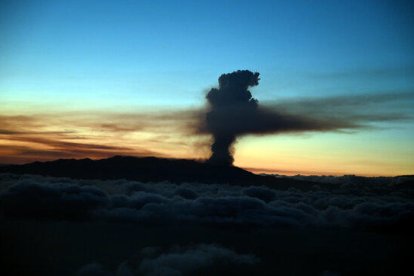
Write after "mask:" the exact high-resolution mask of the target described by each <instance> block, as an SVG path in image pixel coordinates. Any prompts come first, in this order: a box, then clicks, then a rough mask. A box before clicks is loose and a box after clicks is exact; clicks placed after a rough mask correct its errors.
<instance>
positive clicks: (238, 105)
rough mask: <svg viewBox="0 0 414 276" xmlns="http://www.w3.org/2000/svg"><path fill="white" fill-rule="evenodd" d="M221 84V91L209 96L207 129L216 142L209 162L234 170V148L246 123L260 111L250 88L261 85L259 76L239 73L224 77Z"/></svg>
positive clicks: (243, 72) (251, 73)
mask: <svg viewBox="0 0 414 276" xmlns="http://www.w3.org/2000/svg"><path fill="white" fill-rule="evenodd" d="M218 82H219V88H218V89H217V88H213V89H211V90H210V91H209V92H208V94H207V96H206V98H207V100H208V103H209V104H210V110H209V111H208V113H207V118H206V127H207V130H208V131H209V132H210V133H211V134H212V136H213V140H214V141H213V143H212V145H211V157H210V159H209V162H210V163H212V164H215V165H224V166H230V165H232V164H233V160H234V159H233V149H232V145H233V143H234V142H235V141H236V138H237V136H238V135H240V134H242V133H244V132H245V130H244V126H243V121H244V120H246V119H247V120H249V117H250V118H254V117H255V116H254V114H255V113H256V111H257V107H258V102H257V100H256V99H254V98H253V97H252V94H251V93H250V91H249V90H248V88H249V87H251V86H256V85H258V84H259V73H257V72H256V73H253V72H250V71H248V70H239V71H235V72H232V73H229V74H223V75H221V76H220V78H219V79H218ZM249 115H252V116H249Z"/></svg>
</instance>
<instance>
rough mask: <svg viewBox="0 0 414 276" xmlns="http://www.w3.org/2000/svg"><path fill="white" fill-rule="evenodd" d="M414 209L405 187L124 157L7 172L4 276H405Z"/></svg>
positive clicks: (0, 210)
mask: <svg viewBox="0 0 414 276" xmlns="http://www.w3.org/2000/svg"><path fill="white" fill-rule="evenodd" d="M171 168H174V169H175V170H172V169H171ZM413 199H414V189H413V186H412V177H410V176H404V177H395V178H363V177H355V176H345V177H318V176H313V177H302V176H296V177H290V178H287V177H281V176H260V175H254V174H252V173H249V172H247V171H244V170H242V169H239V168H232V167H224V168H223V167H211V166H210V165H207V164H202V163H198V162H195V161H188V160H167V159H154V158H153V159H151V158H150V159H141V158H129V157H114V158H110V159H103V160H98V161H93V160H89V159H86V160H59V161H54V162H47V163H33V164H28V165H23V166H9V167H3V168H2V173H0V256H1V258H0V275H127V276H130V275H400V274H402V273H403V272H405V271H410V270H411V267H412V265H411V259H412V249H413V248H414V239H413V235H412V233H413V231H414V203H413V202H414V201H413Z"/></svg>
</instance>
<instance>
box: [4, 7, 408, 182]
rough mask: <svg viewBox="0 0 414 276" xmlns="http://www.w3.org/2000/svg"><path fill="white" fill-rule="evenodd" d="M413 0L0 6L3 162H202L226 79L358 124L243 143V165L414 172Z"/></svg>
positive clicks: (270, 99) (239, 156)
mask: <svg viewBox="0 0 414 276" xmlns="http://www.w3.org/2000/svg"><path fill="white" fill-rule="evenodd" d="M413 6H414V5H413V4H411V3H410V1H381V0H378V1H305V0H302V1H77V0H73V1H46V0H45V1H40V0H39V1H36V0H34V1H1V4H0V64H1V65H0V163H4V164H9V163H26V162H31V161H37V160H40V161H43V160H54V159H58V158H86V157H89V158H104V157H109V156H112V155H117V154H122V155H137V156H142V155H145V156H147V155H155V156H160V157H173V158H194V159H205V158H207V157H208V156H209V154H210V153H209V143H210V142H211V137H210V136H209V135H206V134H200V133H197V131H193V129H194V125H196V124H197V120H199V119H200V118H203V114H204V113H203V110H205V108H206V99H205V95H206V93H207V92H208V91H209V90H210V89H211V88H212V87H217V86H218V83H217V79H218V77H219V76H220V75H221V74H223V73H229V72H232V71H235V70H239V69H247V70H251V71H254V72H256V71H257V72H259V73H260V83H259V85H258V86H255V87H253V88H251V89H250V90H251V92H252V94H253V96H254V97H255V98H256V99H257V100H258V101H259V104H261V105H263V106H271V107H272V108H274V109H277V110H285V111H287V112H293V113H297V114H300V115H303V116H305V115H306V116H314V115H315V114H316V115H317V116H318V117H319V118H320V117H321V116H323V118H324V120H328V121H329V120H331V119H332V120H335V119H336V118H338V116H339V117H341V116H342V117H341V118H342V119H343V118H346V120H348V121H353V122H355V125H357V126H356V127H350V128H338V129H333V130H330V131H303V132H295V133H273V134H272V133H271V134H266V135H245V136H243V137H239V138H238V141H237V143H236V144H235V147H234V154H235V155H234V158H235V163H234V164H235V165H236V166H240V167H243V168H247V169H249V170H251V171H254V172H266V173H280V174H334V175H337V174H357V175H370V176H372V175H374V176H375V175H403V174H413V173H414V142H413V141H414V128H413V127H414V121H413V118H412V111H411V108H412V106H413V104H414V81H413V80H414V35H413V33H412V30H413V27H414V19H413V17H412V14H413V12H414V7H413Z"/></svg>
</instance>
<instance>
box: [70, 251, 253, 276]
mask: <svg viewBox="0 0 414 276" xmlns="http://www.w3.org/2000/svg"><path fill="white" fill-rule="evenodd" d="M258 262H259V259H258V258H257V257H256V256H253V255H248V254H238V253H236V252H235V251H233V250H231V249H229V248H226V247H223V246H220V245H216V244H199V245H195V246H191V247H174V248H170V249H166V250H163V249H161V248H158V247H146V248H143V249H142V250H141V251H140V252H139V254H137V255H136V256H132V257H130V258H129V259H128V260H126V261H124V262H122V263H121V264H120V265H119V266H118V269H117V272H116V273H111V272H109V271H107V270H105V268H104V267H103V266H102V265H100V264H99V263H90V264H87V265H85V266H83V267H81V268H80V269H79V271H78V273H77V275H78V276H84V275H85V276H86V275H118V276H121V275H122V276H130V275H131V276H132V275H177V276H178V275H200V273H201V274H202V275H217V273H220V275H225V274H224V273H226V272H231V273H233V274H234V273H236V272H237V271H240V272H243V270H242V269H244V268H246V267H247V268H248V267H249V266H251V265H255V264H257V263H258Z"/></svg>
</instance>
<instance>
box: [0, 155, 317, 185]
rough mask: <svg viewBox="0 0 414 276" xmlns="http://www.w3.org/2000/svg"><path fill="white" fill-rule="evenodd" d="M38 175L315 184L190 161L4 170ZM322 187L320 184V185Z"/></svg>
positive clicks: (58, 163)
mask: <svg viewBox="0 0 414 276" xmlns="http://www.w3.org/2000/svg"><path fill="white" fill-rule="evenodd" d="M1 172H3V173H5V172H8V173H15V174H35V175H43V176H53V177H70V178H74V179H99V180H111V179H128V180H137V181H142V182H160V181H170V182H173V183H182V182H198V183H222V184H231V185H242V186H245V185H271V186H273V187H277V188H282V189H283V188H286V189H287V188H289V187H293V186H294V187H296V188H311V186H312V184H315V183H313V182H309V181H302V180H294V179H288V178H283V179H280V178H276V177H274V176H266V175H256V174H253V173H251V172H248V171H246V170H243V169H241V168H238V167H234V166H221V165H214V164H211V163H208V162H207V163H204V162H201V161H195V160H189V159H166V158H156V157H132V156H114V157H111V158H107V159H100V160H92V159H89V158H86V159H59V160H55V161H47V162H33V163H28V164H23V165H7V166H3V167H0V173H1ZM319 185H320V184H319Z"/></svg>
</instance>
